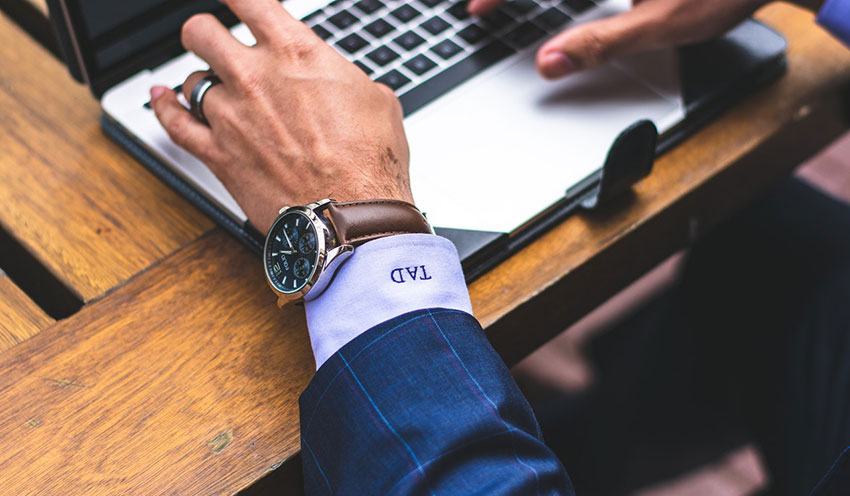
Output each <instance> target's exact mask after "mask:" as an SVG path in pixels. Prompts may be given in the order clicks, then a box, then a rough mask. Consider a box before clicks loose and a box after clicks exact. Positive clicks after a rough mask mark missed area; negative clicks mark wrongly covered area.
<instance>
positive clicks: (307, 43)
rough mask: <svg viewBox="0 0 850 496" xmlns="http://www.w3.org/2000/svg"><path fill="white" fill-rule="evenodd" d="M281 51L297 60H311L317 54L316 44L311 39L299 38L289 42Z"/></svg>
mask: <svg viewBox="0 0 850 496" xmlns="http://www.w3.org/2000/svg"><path fill="white" fill-rule="evenodd" d="M281 49H282V50H283V51H284V52H286V53H287V54H288V55H289V56H290V57H292V58H294V59H296V60H310V59H311V58H313V56H314V55H315V54H316V43H315V40H313V39H311V38H309V37H306V36H298V37H293V38H292V39H290V40H287V41H286V43H285V44H283V45H282V46H281Z"/></svg>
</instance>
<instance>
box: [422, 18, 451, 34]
mask: <svg viewBox="0 0 850 496" xmlns="http://www.w3.org/2000/svg"><path fill="white" fill-rule="evenodd" d="M451 26H452V25H451V24H449V23H448V22H446V21H444V20H443V18H442V17H440V16H434V17H432V18H430V19H428V20H427V21H425V22H423V23H422V24H420V25H419V27H420V28H422V29H424V30H425V31H428V32H429V33H431V34H435V35H436V34H440V33H442V32H443V31H445V30H447V29H449V28H450V27H451Z"/></svg>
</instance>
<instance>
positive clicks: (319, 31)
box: [310, 24, 333, 41]
mask: <svg viewBox="0 0 850 496" xmlns="http://www.w3.org/2000/svg"><path fill="white" fill-rule="evenodd" d="M310 29H312V30H313V32H314V33H316V35H318V36H319V38H321V39H323V40H325V41H327V40H329V39H331V38H332V37H333V34H332V33H331V32H330V31H328V30H327V29H325V28H323V27H322V25H321V24H316V25H315V26H313V27H311V28H310Z"/></svg>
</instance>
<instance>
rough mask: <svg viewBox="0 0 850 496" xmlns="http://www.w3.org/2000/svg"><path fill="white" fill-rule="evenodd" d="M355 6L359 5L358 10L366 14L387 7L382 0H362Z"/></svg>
mask: <svg viewBox="0 0 850 496" xmlns="http://www.w3.org/2000/svg"><path fill="white" fill-rule="evenodd" d="M354 6H355V7H357V10H359V11H360V12H363V13H364V14H371V13H372V12H375V11H376V10H378V9H380V8H383V7H385V5H384V4H383V2H381V0H360V1H359V2H357V3H355V4H354Z"/></svg>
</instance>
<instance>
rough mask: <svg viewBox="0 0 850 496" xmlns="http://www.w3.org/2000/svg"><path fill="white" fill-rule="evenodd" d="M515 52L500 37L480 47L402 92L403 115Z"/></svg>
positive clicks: (400, 98) (414, 110)
mask: <svg viewBox="0 0 850 496" xmlns="http://www.w3.org/2000/svg"><path fill="white" fill-rule="evenodd" d="M514 53H516V52H515V51H514V50H513V49H512V48H511V47H509V46H508V45H506V44H505V43H503V42H502V41H499V40H494V41H492V42H490V43H488V44H486V45H484V46H483V47H482V48H481V49H480V50H478V51H476V52H474V53H472V54H471V55H469V56H468V57H466V58H463V59H461V60H460V61H458V62H457V63H456V64H454V65H452V66H451V67H449V68H448V69H446V70H444V71H442V72H438V73H437V74H435V75H433V76H431V77H430V78H428V79H427V80H425V81H423V82H422V83H420V84H418V85H416V86H414V87H413V88H411V89H410V90H409V91H407V92H405V93H404V94H402V95H401V96H400V97H399V100H401V106H402V108H403V109H404V115H405V116H408V115H410V114H412V113H413V112H416V111H417V110H419V109H420V108H422V107H423V106H425V105H426V104H428V103H429V102H431V101H433V100H434V99H435V98H438V97H439V96H440V95H443V94H444V93H446V92H448V91H450V90H451V89H453V88H455V87H456V86H458V85H459V84H461V83H463V82H464V81H466V80H468V79H469V78H471V77H472V76H475V75H476V74H478V73H479V72H481V71H483V70H485V69H487V68H488V67H491V66H493V65H494V64H496V63H498V62H500V61H502V60H504V59H506V58H508V57H510V56H511V55H513V54H514Z"/></svg>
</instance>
